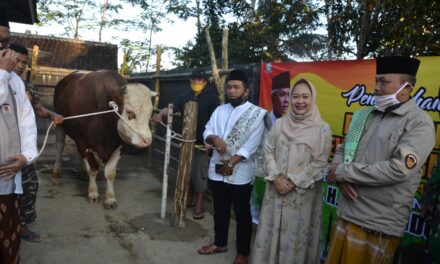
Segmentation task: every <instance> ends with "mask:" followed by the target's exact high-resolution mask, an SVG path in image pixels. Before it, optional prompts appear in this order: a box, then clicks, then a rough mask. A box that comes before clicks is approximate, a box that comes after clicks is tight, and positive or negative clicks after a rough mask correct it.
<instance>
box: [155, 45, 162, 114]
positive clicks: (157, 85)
mask: <svg viewBox="0 0 440 264" xmlns="http://www.w3.org/2000/svg"><path fill="white" fill-rule="evenodd" d="M156 54H157V55H156V76H157V78H156V80H155V82H154V90H155V91H156V93H157V94H160V79H159V75H160V61H161V57H162V48H161V47H160V46H157V48H156ZM158 106H159V96H156V97H155V98H154V108H156V109H157V108H158Z"/></svg>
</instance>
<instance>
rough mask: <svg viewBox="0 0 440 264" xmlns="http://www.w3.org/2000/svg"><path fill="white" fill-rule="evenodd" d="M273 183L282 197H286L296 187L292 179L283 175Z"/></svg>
mask: <svg viewBox="0 0 440 264" xmlns="http://www.w3.org/2000/svg"><path fill="white" fill-rule="evenodd" d="M273 183H274V185H275V188H276V189H277V191H278V193H279V194H280V195H286V194H288V193H290V192H291V191H293V189H295V187H296V185H295V183H294V182H293V181H292V180H291V179H288V178H286V177H284V176H282V175H280V176H278V177H276V178H275V180H274V181H273Z"/></svg>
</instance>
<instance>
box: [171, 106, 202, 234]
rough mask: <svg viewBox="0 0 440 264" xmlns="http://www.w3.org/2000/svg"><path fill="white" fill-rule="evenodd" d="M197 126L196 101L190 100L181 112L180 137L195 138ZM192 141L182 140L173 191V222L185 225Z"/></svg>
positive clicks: (192, 148) (184, 138)
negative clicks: (181, 125) (181, 126)
mask: <svg viewBox="0 0 440 264" xmlns="http://www.w3.org/2000/svg"><path fill="white" fill-rule="evenodd" d="M196 128H197V103H196V102H193V101H190V102H188V103H186V104H185V107H184V113H183V128H182V138H183V140H185V141H188V140H194V139H195V138H196ZM194 144H195V143H194V142H182V145H181V146H182V147H181V148H180V155H179V168H178V170H177V179H176V188H175V192H174V218H173V224H174V226H178V227H185V215H186V198H187V194H188V187H189V182H190V177H191V166H192V156H193V152H194Z"/></svg>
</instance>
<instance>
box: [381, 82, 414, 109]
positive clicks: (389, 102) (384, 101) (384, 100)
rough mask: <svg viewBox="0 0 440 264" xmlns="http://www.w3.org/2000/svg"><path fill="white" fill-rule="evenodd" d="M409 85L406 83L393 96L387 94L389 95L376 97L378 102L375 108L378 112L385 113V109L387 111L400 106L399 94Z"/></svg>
mask: <svg viewBox="0 0 440 264" xmlns="http://www.w3.org/2000/svg"><path fill="white" fill-rule="evenodd" d="M407 85H408V82H405V83H404V84H403V85H402V86H401V87H400V88H399V90H397V91H396V92H395V93H393V94H387V95H375V96H374V100H375V101H376V104H375V107H376V109H377V110H379V111H381V112H384V111H385V109H387V108H388V107H390V106H393V105H396V104H400V102H399V100H397V97H396V96H397V94H398V93H400V91H402V90H403V88H405V86H407Z"/></svg>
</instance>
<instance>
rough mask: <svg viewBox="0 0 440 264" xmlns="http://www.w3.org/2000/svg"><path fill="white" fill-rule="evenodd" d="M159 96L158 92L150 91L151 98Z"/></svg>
mask: <svg viewBox="0 0 440 264" xmlns="http://www.w3.org/2000/svg"><path fill="white" fill-rule="evenodd" d="M158 95H159V93H158V92H155V91H151V90H150V96H151V97H155V96H158Z"/></svg>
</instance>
